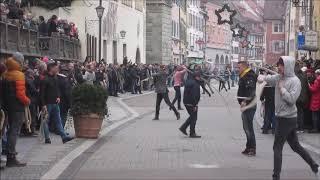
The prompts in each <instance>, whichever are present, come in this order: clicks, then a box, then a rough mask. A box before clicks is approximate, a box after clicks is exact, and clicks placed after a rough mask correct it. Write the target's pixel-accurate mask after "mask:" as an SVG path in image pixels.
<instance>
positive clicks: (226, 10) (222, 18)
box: [215, 4, 237, 25]
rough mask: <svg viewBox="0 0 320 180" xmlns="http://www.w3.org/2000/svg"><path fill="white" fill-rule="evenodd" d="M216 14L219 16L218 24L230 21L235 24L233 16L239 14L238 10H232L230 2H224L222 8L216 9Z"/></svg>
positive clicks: (229, 22)
mask: <svg viewBox="0 0 320 180" xmlns="http://www.w3.org/2000/svg"><path fill="white" fill-rule="evenodd" d="M215 14H216V15H217V17H218V24H219V25H221V24H225V23H228V24H230V25H232V24H233V18H234V16H235V15H236V14H237V11H235V10H231V8H230V7H229V5H228V4H224V5H223V7H222V9H218V10H215Z"/></svg>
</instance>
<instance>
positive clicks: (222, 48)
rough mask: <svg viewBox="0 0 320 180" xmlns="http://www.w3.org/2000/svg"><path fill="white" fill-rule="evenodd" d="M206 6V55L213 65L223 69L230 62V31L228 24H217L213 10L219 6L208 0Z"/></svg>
mask: <svg viewBox="0 0 320 180" xmlns="http://www.w3.org/2000/svg"><path fill="white" fill-rule="evenodd" d="M206 7H207V11H208V16H209V20H208V21H207V48H206V57H207V59H208V60H209V61H212V62H213V63H214V65H215V67H217V68H219V69H223V68H224V67H225V66H226V65H228V64H230V62H231V59H230V57H231V56H230V55H231V54H230V53H231V40H232V33H231V31H230V26H229V25H228V24H224V25H218V18H217V16H216V14H215V10H217V9H220V8H221V6H219V5H217V4H214V2H211V1H208V3H207V5H206Z"/></svg>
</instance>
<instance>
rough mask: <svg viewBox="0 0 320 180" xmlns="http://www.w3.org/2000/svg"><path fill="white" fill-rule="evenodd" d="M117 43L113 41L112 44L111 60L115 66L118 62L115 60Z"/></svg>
mask: <svg viewBox="0 0 320 180" xmlns="http://www.w3.org/2000/svg"><path fill="white" fill-rule="evenodd" d="M117 49H118V48H117V41H113V43H112V58H113V64H117V63H118V60H117V56H118V54H117Z"/></svg>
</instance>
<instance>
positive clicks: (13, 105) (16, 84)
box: [1, 52, 30, 167]
mask: <svg viewBox="0 0 320 180" xmlns="http://www.w3.org/2000/svg"><path fill="white" fill-rule="evenodd" d="M23 62H24V57H23V55H22V54H21V53H18V52H17V53H14V54H13V56H12V57H10V58H8V59H7V60H6V61H5V65H6V67H7V72H5V73H4V75H3V81H2V85H1V86H2V94H1V98H2V100H3V107H4V110H5V111H6V113H7V116H8V123H9V128H8V133H7V134H8V135H7V137H8V138H7V163H6V165H7V167H21V166H26V163H23V162H20V161H18V160H17V158H16V154H17V152H16V144H17V139H18V136H19V133H20V129H21V126H22V123H23V121H24V118H25V107H26V106H29V104H30V99H29V98H28V97H27V95H26V82H25V76H24V74H23V73H22V64H23Z"/></svg>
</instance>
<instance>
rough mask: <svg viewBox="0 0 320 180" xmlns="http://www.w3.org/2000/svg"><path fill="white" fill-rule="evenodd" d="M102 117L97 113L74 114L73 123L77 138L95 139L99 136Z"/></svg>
mask: <svg viewBox="0 0 320 180" xmlns="http://www.w3.org/2000/svg"><path fill="white" fill-rule="evenodd" d="M102 122H103V118H102V117H101V116H98V115H97V114H89V115H81V116H75V117H74V120H73V123H74V129H75V133H76V137H77V138H91V139H96V138H98V136H99V132H100V130H101V125H102Z"/></svg>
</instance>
